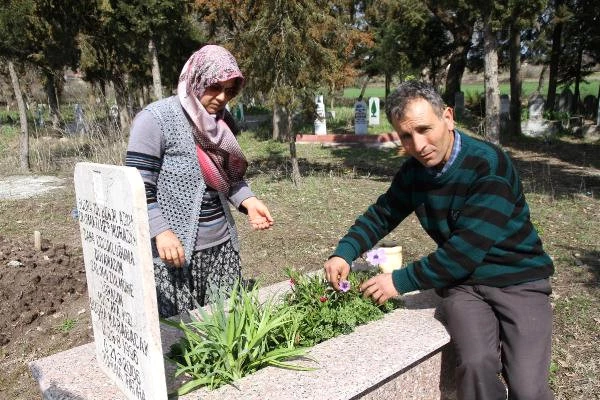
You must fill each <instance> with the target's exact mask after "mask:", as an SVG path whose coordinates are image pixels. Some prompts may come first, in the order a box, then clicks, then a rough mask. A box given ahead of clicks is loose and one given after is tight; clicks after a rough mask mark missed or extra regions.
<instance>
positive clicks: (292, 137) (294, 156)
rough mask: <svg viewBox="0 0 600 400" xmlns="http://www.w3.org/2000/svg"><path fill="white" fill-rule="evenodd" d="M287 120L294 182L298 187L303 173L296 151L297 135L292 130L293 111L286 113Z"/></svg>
mask: <svg viewBox="0 0 600 400" xmlns="http://www.w3.org/2000/svg"><path fill="white" fill-rule="evenodd" d="M286 121H287V124H286V125H287V132H288V133H287V135H288V137H289V138H290V161H291V162H292V182H294V186H296V187H298V185H299V184H300V180H301V179H302V175H300V166H299V165H298V155H297V153H296V135H294V133H293V132H292V128H293V127H292V113H291V112H288V113H287V115H286Z"/></svg>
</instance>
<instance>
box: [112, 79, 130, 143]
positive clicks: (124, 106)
mask: <svg viewBox="0 0 600 400" xmlns="http://www.w3.org/2000/svg"><path fill="white" fill-rule="evenodd" d="M127 81H128V76H127V74H122V75H121V76H120V77H118V78H117V79H116V80H115V81H114V82H113V83H114V86H115V99H116V101H117V107H118V109H119V124H120V128H121V131H122V132H129V126H130V125H131V117H130V115H129V94H128V88H127Z"/></svg>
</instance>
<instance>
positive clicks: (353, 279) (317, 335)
mask: <svg viewBox="0 0 600 400" xmlns="http://www.w3.org/2000/svg"><path fill="white" fill-rule="evenodd" d="M286 272H287V274H288V276H289V278H290V283H291V285H292V290H291V291H290V292H289V293H288V294H287V296H286V298H285V301H284V304H285V307H292V308H293V309H296V310H298V312H299V313H300V316H301V318H302V320H301V324H300V327H299V330H298V334H299V343H300V344H301V345H303V346H313V345H315V344H317V343H321V342H323V341H325V340H327V339H331V338H333V337H336V336H339V335H341V334H347V333H350V332H352V331H353V330H354V328H356V327H357V326H359V325H363V324H366V323H367V322H370V321H374V320H377V319H379V318H381V317H382V316H383V315H384V313H386V312H389V311H391V310H393V309H394V308H396V307H397V306H398V303H397V302H394V301H388V302H387V303H385V304H383V305H377V304H375V303H374V302H372V301H371V300H370V299H367V298H365V297H364V296H363V295H362V293H361V292H360V291H359V287H360V285H361V284H362V283H363V282H364V281H366V280H367V279H368V278H370V277H371V276H373V275H374V274H375V272H374V271H361V272H351V273H350V274H349V276H348V281H346V282H343V283H344V286H343V289H342V290H340V291H336V290H335V289H333V288H332V287H331V286H330V285H329V284H328V282H327V281H326V280H324V279H323V276H322V275H319V274H314V275H306V274H300V273H299V272H298V271H294V270H292V269H288V270H287V271H286Z"/></svg>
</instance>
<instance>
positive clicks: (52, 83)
mask: <svg viewBox="0 0 600 400" xmlns="http://www.w3.org/2000/svg"><path fill="white" fill-rule="evenodd" d="M46 96H47V97H48V107H49V108H50V120H51V121H52V129H54V130H59V129H60V121H61V117H60V109H59V101H58V98H59V95H58V90H57V82H56V77H55V75H54V74H53V73H52V72H47V73H46Z"/></svg>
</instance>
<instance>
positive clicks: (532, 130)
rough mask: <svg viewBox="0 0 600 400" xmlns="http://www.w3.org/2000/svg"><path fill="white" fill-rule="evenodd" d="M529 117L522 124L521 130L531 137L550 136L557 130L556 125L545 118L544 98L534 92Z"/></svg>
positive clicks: (530, 102) (530, 100)
mask: <svg viewBox="0 0 600 400" xmlns="http://www.w3.org/2000/svg"><path fill="white" fill-rule="evenodd" d="M528 109H529V118H528V119H527V121H525V122H524V123H522V124H521V131H522V132H523V134H524V135H525V136H529V137H544V138H547V137H550V136H552V135H554V134H555V133H556V132H555V131H556V129H555V127H554V126H553V125H552V124H550V123H549V122H548V121H547V120H545V119H544V116H543V113H544V98H543V97H542V96H541V95H540V94H534V95H533V96H532V97H531V98H530V99H529V106H528Z"/></svg>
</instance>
